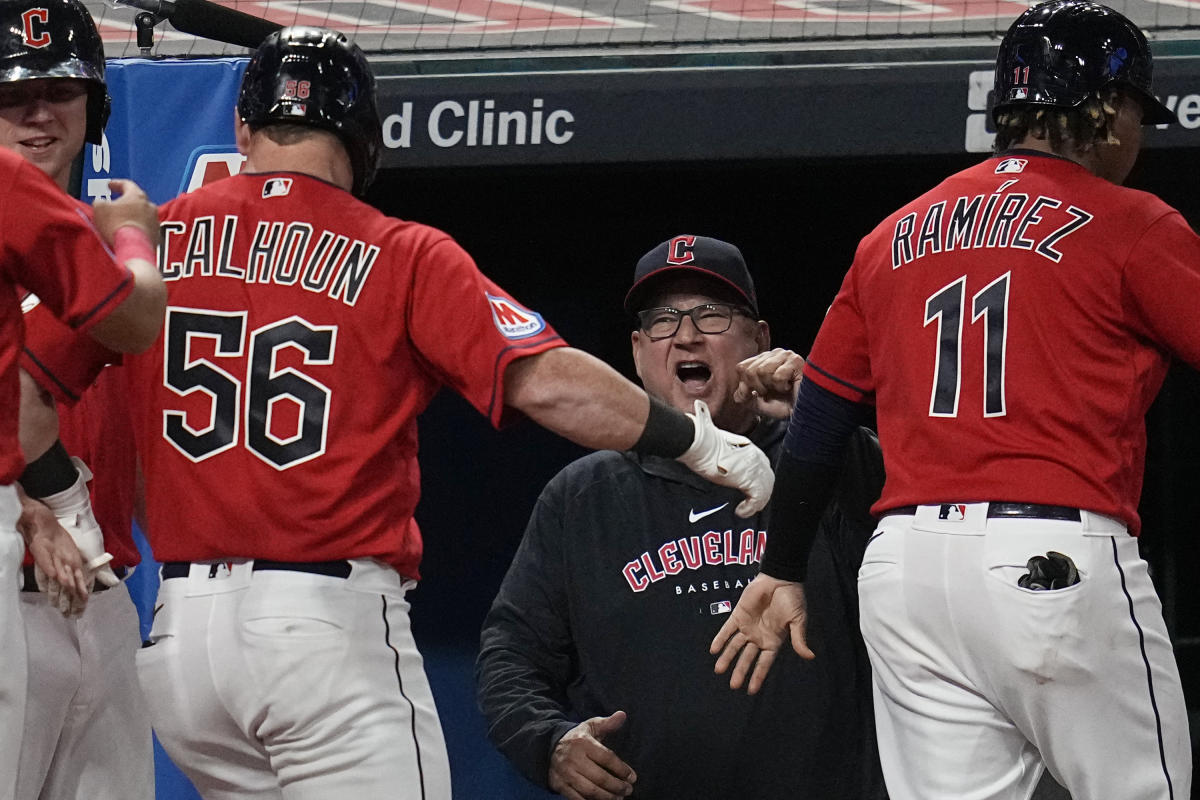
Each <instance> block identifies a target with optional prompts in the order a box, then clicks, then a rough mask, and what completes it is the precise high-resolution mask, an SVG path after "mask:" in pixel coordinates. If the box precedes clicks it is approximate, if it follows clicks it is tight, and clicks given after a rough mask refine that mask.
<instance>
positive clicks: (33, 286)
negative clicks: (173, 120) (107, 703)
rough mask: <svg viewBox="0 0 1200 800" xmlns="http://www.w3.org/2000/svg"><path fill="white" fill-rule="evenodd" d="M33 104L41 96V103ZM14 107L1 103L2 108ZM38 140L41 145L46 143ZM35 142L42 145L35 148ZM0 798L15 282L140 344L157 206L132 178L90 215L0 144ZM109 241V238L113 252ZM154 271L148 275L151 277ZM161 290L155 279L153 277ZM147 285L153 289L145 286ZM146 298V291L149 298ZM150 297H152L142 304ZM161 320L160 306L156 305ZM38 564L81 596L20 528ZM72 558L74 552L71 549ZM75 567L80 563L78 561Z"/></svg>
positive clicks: (16, 706)
mask: <svg viewBox="0 0 1200 800" xmlns="http://www.w3.org/2000/svg"><path fill="white" fill-rule="evenodd" d="M36 102H45V101H44V100H41V99H39V100H37V101H36ZM10 110H11V106H8V105H5V104H4V102H0V114H4V115H7V114H8V113H9V112H10ZM40 144H45V142H42V143H40ZM34 146H38V145H34ZM0 183H2V184H3V185H2V187H0V231H3V233H2V234H0V235H2V237H3V245H4V246H3V256H2V257H0V285H2V286H3V292H2V293H0V394H2V395H3V397H2V398H0V409H4V412H3V413H0V599H2V600H0V602H2V605H0V637H2V640H3V642H4V648H3V652H4V656H3V664H0V732H2V733H0V798H10V797H12V796H13V790H14V784H15V779H16V774H17V763H18V760H19V754H20V738H19V737H20V733H19V732H20V731H21V729H22V726H23V723H24V706H25V691H26V663H25V634H24V631H23V629H22V624H21V620H20V617H19V612H18V601H17V594H18V586H19V579H18V574H17V573H18V571H19V568H20V560H21V555H22V551H23V549H24V548H23V547H22V543H21V538H20V537H19V536H18V533H17V531H16V530H15V527H16V525H17V520H18V515H19V513H20V506H21V493H20V492H19V491H18V489H17V487H16V486H15V485H14V481H15V480H16V479H17V477H18V476H19V475H20V474H21V471H22V469H23V467H24V458H23V456H22V454H21V450H20V447H19V444H18V419H17V415H16V413H15V411H16V409H17V408H18V402H19V401H18V395H19V381H18V378H17V355H18V353H19V352H20V348H21V343H22V339H23V326H22V322H21V309H20V304H19V302H18V293H17V288H18V286H20V287H23V288H24V289H27V290H32V291H34V292H36V293H37V295H38V296H39V297H41V298H42V300H43V302H45V303H46V304H47V305H48V306H49V307H50V308H51V309H52V310H53V311H54V312H55V313H56V314H57V315H59V316H60V317H61V318H62V319H63V320H64V321H66V322H68V323H69V324H70V325H71V326H73V327H75V328H77V329H80V330H85V331H86V330H90V332H91V334H92V335H93V336H95V337H96V338H97V339H98V340H100V341H101V342H102V343H103V344H105V345H107V346H109V347H112V348H114V349H118V350H129V349H131V348H135V347H138V346H143V345H144V339H145V333H146V331H147V330H148V329H149V328H151V327H152V325H153V324H154V322H153V319H152V313H151V314H148V313H146V312H147V311H149V312H153V311H154V308H153V302H152V299H153V295H154V291H153V288H152V287H153V286H155V285H156V282H157V274H156V272H155V269H154V264H153V262H152V261H151V260H149V258H148V257H150V256H152V255H153V249H152V248H153V246H152V244H151V240H150V238H149V237H148V235H147V231H154V221H155V216H154V207H153V206H152V205H150V203H149V202H148V201H147V200H146V197H145V195H144V194H143V193H142V192H141V191H140V190H139V189H138V188H137V187H136V186H135V185H134V184H132V183H129V182H127V181H114V182H113V184H114V189H115V190H116V191H117V193H118V194H120V197H119V198H118V199H117V200H116V201H113V202H107V203H104V204H102V205H99V206H98V207H97V210H96V216H95V222H94V224H93V222H92V221H91V220H89V219H88V218H87V215H85V214H80V213H79V212H78V210H77V209H76V208H75V207H73V206H72V205H71V204H69V203H64V202H63V199H64V198H63V195H62V190H61V189H59V188H58V187H57V186H55V185H54V183H53V182H52V181H51V180H50V178H48V177H47V176H46V175H45V174H43V172H42V171H41V170H39V169H38V168H36V167H34V166H32V165H30V164H28V163H26V162H25V161H24V160H23V159H22V158H21V157H20V156H18V155H16V154H14V153H12V152H10V151H8V150H7V149H4V148H0ZM106 241H107V242H111V243H112V244H113V248H112V249H111V250H110V249H109V247H108V246H107V245H106ZM151 276H152V277H151ZM157 286H158V288H160V289H161V284H157ZM148 287H151V288H149V290H147V289H148ZM148 295H149V298H148ZM148 300H150V301H151V302H148ZM157 313H158V315H159V319H161V314H162V307H161V304H160V305H159V308H158V310H157ZM23 532H24V533H25V534H26V536H27V538H29V543H30V549H31V551H32V552H33V553H34V556H35V558H36V559H38V566H39V567H41V569H42V570H43V571H45V572H46V573H47V574H48V576H49V577H50V578H51V579H54V580H56V581H59V582H60V583H62V584H64V585H65V586H67V587H68V590H69V591H71V592H78V593H79V594H83V595H86V588H85V587H84V586H83V585H82V580H83V576H82V575H74V574H72V571H71V570H69V569H66V570H64V569H62V568H61V565H59V564H56V563H55V562H54V560H53V559H50V560H48V559H47V558H46V555H47V553H46V551H45V550H44V548H42V547H41V546H39V545H38V544H37V543H36V542H35V541H33V539H32V537H33V536H34V535H35V534H36V533H37V531H35V530H33V529H31V528H28V527H26V528H24V530H23ZM76 557H78V555H77V554H76ZM76 563H77V564H78V563H79V562H76Z"/></svg>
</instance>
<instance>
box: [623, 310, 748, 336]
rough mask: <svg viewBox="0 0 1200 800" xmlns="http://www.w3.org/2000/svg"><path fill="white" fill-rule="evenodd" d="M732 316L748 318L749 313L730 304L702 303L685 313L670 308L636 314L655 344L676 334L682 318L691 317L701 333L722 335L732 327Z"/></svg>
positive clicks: (643, 329)
mask: <svg viewBox="0 0 1200 800" xmlns="http://www.w3.org/2000/svg"><path fill="white" fill-rule="evenodd" d="M734 314H742V315H743V316H747V317H748V316H750V311H749V309H747V308H744V307H742V306H735V305H733V304H732V303H704V304H703V305H698V306H696V307H695V308H689V309H688V310H687V311H680V310H679V309H677V308H670V307H665V308H648V309H646V310H645V311H639V312H638V321H639V322H640V323H641V326H642V331H644V332H645V334H646V335H647V336H649V337H650V341H652V342H657V341H658V340H659V339H670V338H671V337H672V336H674V335H675V334H676V333H678V332H679V326H680V325H681V324H682V323H683V318H684V317H691V318H692V324H693V325H695V326H696V330H698V331H700V332H701V333H724V332H725V331H727V330H729V328H730V326H731V325H733V315H734Z"/></svg>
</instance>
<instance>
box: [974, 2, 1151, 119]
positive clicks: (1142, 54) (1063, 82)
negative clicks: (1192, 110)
mask: <svg viewBox="0 0 1200 800" xmlns="http://www.w3.org/2000/svg"><path fill="white" fill-rule="evenodd" d="M1153 72H1154V64H1153V61H1152V59H1151V57H1150V47H1149V46H1148V45H1147V44H1146V37H1145V36H1143V35H1142V32H1141V31H1140V30H1138V27H1137V26H1136V25H1134V24H1133V23H1132V22H1130V21H1129V20H1128V19H1126V18H1125V17H1123V16H1122V15H1121V14H1119V13H1117V12H1116V11H1114V10H1112V9H1111V8H1108V7H1107V6H1102V5H1100V4H1099V3H1092V2H1088V0H1051V2H1048V3H1042V4H1040V5H1036V6H1034V7H1032V8H1030V9H1029V10H1027V11H1025V12H1024V13H1023V14H1021V16H1019V17H1017V21H1016V22H1014V23H1013V24H1012V27H1010V28H1009V29H1008V33H1006V34H1005V35H1004V41H1002V42H1001V43H1000V53H999V55H998V56H997V57H996V98H995V102H996V105H995V107H994V108H993V109H992V118H993V119H995V118H996V117H997V116H998V115H999V113H1000V112H1002V111H1006V110H1008V109H1011V108H1014V107H1017V106H1024V105H1030V106H1049V107H1054V108H1074V107H1075V106H1078V105H1079V104H1080V103H1082V102H1083V101H1084V100H1086V99H1087V98H1088V97H1092V96H1095V95H1096V93H1097V92H1099V91H1100V90H1101V89H1105V88H1107V87H1109V86H1112V85H1116V86H1119V87H1120V88H1121V89H1124V90H1125V91H1127V92H1129V93H1130V94H1131V95H1133V96H1134V97H1136V98H1137V99H1138V100H1139V101H1140V102H1141V104H1142V108H1143V109H1144V112H1143V115H1142V123H1143V124H1146V125H1162V124H1164V123H1167V122H1170V121H1171V120H1173V119H1174V115H1173V114H1172V113H1171V111H1170V109H1168V108H1167V107H1166V106H1164V105H1163V104H1162V103H1160V102H1159V101H1158V100H1157V99H1155V97H1154V95H1153V93H1152V92H1151V89H1150V80H1151V76H1152V74H1153Z"/></svg>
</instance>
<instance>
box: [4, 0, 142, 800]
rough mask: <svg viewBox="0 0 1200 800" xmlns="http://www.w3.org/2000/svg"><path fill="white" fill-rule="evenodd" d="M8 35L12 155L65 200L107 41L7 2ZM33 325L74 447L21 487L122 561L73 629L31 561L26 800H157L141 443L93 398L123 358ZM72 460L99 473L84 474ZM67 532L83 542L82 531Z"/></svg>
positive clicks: (76, 8) (114, 393)
mask: <svg viewBox="0 0 1200 800" xmlns="http://www.w3.org/2000/svg"><path fill="white" fill-rule="evenodd" d="M43 15H44V18H43ZM27 16H29V18H30V19H33V20H34V23H33V28H34V29H35V30H36V32H37V34H38V35H39V37H40V38H38V39H35V41H34V42H33V44H30V43H29V42H28V41H26V39H25V37H23V36H18V35H17V34H16V33H15V32H18V31H23V30H24V23H23V20H24V19H25V18H26V17H27ZM0 31H3V32H5V38H4V44H3V47H4V52H5V54H6V56H5V58H4V59H3V61H2V62H0V102H3V104H4V108H5V110H4V112H2V113H0V146H3V147H5V148H8V149H9V150H12V151H14V152H16V153H18V154H20V155H22V156H24V157H25V158H26V160H27V161H30V162H31V163H33V164H35V165H37V166H38V167H40V168H41V169H42V170H43V171H44V172H46V173H47V174H48V175H49V176H50V177H51V178H52V179H53V180H54V182H55V183H56V184H58V186H59V188H61V189H62V190H63V191H64V192H66V191H67V190H68V187H69V184H70V179H71V168H72V162H73V161H74V159H75V158H76V157H77V156H78V155H79V151H80V150H81V149H82V147H83V145H84V142H85V141H86V142H91V143H93V144H99V143H100V142H101V136H102V131H103V127H104V123H105V121H106V118H107V116H108V114H107V108H108V97H107V92H106V89H105V84H104V51H103V46H102V44H101V41H100V36H99V33H98V32H97V30H96V26H95V24H94V22H93V21H92V18H91V16H90V14H89V13H88V11H87V9H86V8H84V6H83V4H82V3H80V2H78V0H55V2H51V3H46V2H42V0H16V2H3V3H0ZM44 40H45V41H44ZM34 45H37V46H34ZM63 202H64V204H73V202H74V201H72V200H69V199H67V198H64V199H63ZM79 207H80V208H81V209H82V208H86V206H83V205H82V204H80V206H79ZM24 321H25V328H26V339H25V351H24V353H23V355H22V359H21V365H22V367H23V368H24V370H25V371H26V374H28V375H30V376H32V377H33V379H34V380H35V381H36V382H37V387H38V390H39V391H40V392H41V393H43V394H49V395H51V396H52V397H53V398H54V400H57V401H58V410H57V416H58V432H59V438H60V439H61V442H60V443H59V444H57V445H55V446H54V447H53V448H52V449H51V451H48V452H47V454H46V455H44V456H42V458H40V459H38V460H37V461H36V462H35V463H33V464H30V465H28V466H27V467H26V470H25V472H24V473H23V474H22V476H21V480H22V484H23V486H24V487H25V488H26V489H27V490H28V491H30V492H31V493H35V485H36V494H37V496H39V497H44V499H45V501H46V502H48V503H49V504H50V505H52V506H54V507H56V508H57V509H59V510H60V511H63V510H64V509H67V508H71V509H73V511H72V512H71V516H74V515H75V514H76V513H78V515H79V517H81V519H82V520H83V521H85V522H86V524H88V525H89V526H93V527H94V530H93V531H92V538H93V539H94V541H93V543H92V546H93V547H94V550H93V551H92V552H90V554H89V560H90V559H91V558H94V557H95V556H97V555H102V554H103V555H108V556H110V557H111V558H112V560H111V561H109V562H107V563H105V564H103V565H102V566H100V567H98V568H97V569H95V570H93V571H92V574H91V575H90V576H89V577H91V578H93V579H94V578H95V577H96V576H100V577H102V578H104V579H106V580H107V582H106V580H93V581H89V583H90V584H91V585H92V586H93V587H94V588H93V591H92V596H91V597H90V599H89V602H88V604H87V607H86V609H85V610H83V611H82V616H71V617H66V616H64V615H63V614H61V613H59V609H58V608H57V606H56V603H55V602H54V600H53V598H52V597H51V596H49V595H48V594H46V593H42V592H39V591H38V582H37V581H36V579H35V575H34V568H33V565H32V562H31V559H30V558H29V557H28V556H27V557H26V566H25V580H24V583H23V587H22V588H23V590H24V591H23V592H22V594H21V615H22V618H23V620H24V623H25V633H26V637H27V641H28V645H29V665H30V669H29V688H28V693H27V703H26V714H25V727H24V734H23V736H22V741H21V763H20V770H19V774H18V781H17V794H16V796H17V798H19V799H20V800H37V798H39V797H53V798H84V797H87V798H143V799H144V800H150V799H151V798H153V796H154V764H153V750H152V747H151V738H150V721H149V715H148V712H147V710H146V708H145V701H144V700H143V698H142V694H141V689H140V687H139V686H138V683H137V674H136V672H135V669H134V662H133V657H134V653H135V652H136V651H137V649H138V647H139V646H140V644H141V636H140V635H139V625H138V619H137V611H136V609H135V608H134V605H133V601H132V600H131V598H130V596H129V592H128V591H127V590H126V588H125V586H124V584H123V583H120V582H119V581H118V580H117V579H118V577H124V576H125V575H126V574H127V572H128V571H129V570H130V569H131V568H132V567H133V566H134V565H135V564H137V562H138V560H139V558H138V552H137V548H136V546H135V545H134V543H133V538H132V524H131V514H132V507H133V489H134V469H135V456H134V451H133V431H132V426H131V424H130V421H129V417H128V415H127V414H126V413H124V406H123V399H122V398H121V396H120V394H119V393H120V391H121V382H120V380H119V376H118V375H116V374H114V373H113V372H112V371H111V370H110V371H106V372H103V373H101V374H100V377H99V379H98V380H97V381H96V383H95V385H94V386H92V388H90V389H89V388H88V387H89V385H91V384H92V381H93V378H94V377H95V374H96V372H97V371H98V370H99V369H100V368H101V367H102V366H103V365H104V364H105V363H106V362H108V361H112V360H115V359H118V358H119V356H118V355H117V354H115V353H112V352H111V351H109V350H108V349H107V348H104V347H103V346H102V345H100V344H99V343H98V342H96V341H95V340H94V339H92V338H91V337H90V336H86V335H78V334H75V333H73V332H72V331H70V329H69V328H67V327H66V326H64V325H63V324H62V323H61V322H59V321H58V320H56V319H55V318H54V317H53V316H52V315H51V314H50V313H49V312H48V311H47V310H46V308H45V306H42V305H36V306H34V307H33V309H32V310H30V311H29V312H28V313H27V314H26V316H25V320H24ZM25 407H28V404H26V406H25ZM51 410H53V404H51ZM67 451H69V452H70V453H73V454H74V455H75V457H76V458H79V459H81V460H82V461H81V463H83V464H86V465H87V466H86V467H83V473H82V474H80V473H79V472H78V471H76V470H75V468H74V465H73V464H72V463H71V461H70V459H69V457H67V456H66V452H67ZM64 459H65V460H66V464H67V466H68V467H69V468H70V469H69V471H68V472H67V474H66V477H65V479H60V478H59V477H58V475H57V474H56V472H55V469H54V467H53V464H54V463H55V462H56V461H62V460H64ZM88 467H90V468H91V470H94V471H95V473H96V477H95V479H94V480H93V481H92V483H91V488H92V491H93V492H94V494H95V495H96V498H95V499H96V512H95V517H94V518H93V517H91V516H90V514H89V512H88V511H87V505H88V499H89V498H88V490H87V482H86V478H85V476H87V475H89V474H90V470H89V469H88ZM63 516H64V517H66V516H68V514H67V513H63ZM64 524H66V525H67V527H68V530H70V531H72V532H74V533H75V534H76V536H77V537H81V536H82V535H84V534H83V531H81V530H80V526H79V524H78V523H77V521H76V520H75V519H70V520H65V521H64ZM100 530H103V531H104V535H103V537H100V536H99V531H100ZM110 589H111V591H110Z"/></svg>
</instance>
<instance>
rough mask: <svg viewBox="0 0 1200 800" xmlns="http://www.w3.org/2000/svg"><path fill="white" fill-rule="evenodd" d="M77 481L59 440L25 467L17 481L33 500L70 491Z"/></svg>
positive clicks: (76, 475)
mask: <svg viewBox="0 0 1200 800" xmlns="http://www.w3.org/2000/svg"><path fill="white" fill-rule="evenodd" d="M78 479H79V473H78V471H76V469H75V464H74V463H73V462H72V461H71V456H70V455H69V454H68V453H67V451H66V448H64V447H63V444H62V441H61V440H55V442H54V444H53V445H51V446H50V449H49V450H47V451H46V452H45V453H42V454H41V455H40V456H38V457H37V458H35V459H34V460H33V461H30V462H29V463H28V464H26V465H25V471H24V472H22V473H21V477H20V478H19V479H18V480H19V481H20V483H21V488H22V489H24V490H25V494H27V495H29V496H30V497H33V498H35V499H41V498H43V497H46V496H47V495H52V494H57V493H58V492H61V491H64V490H66V489H70V488H71V487H72V486H73V485H74V484H75V481H77V480H78Z"/></svg>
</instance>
